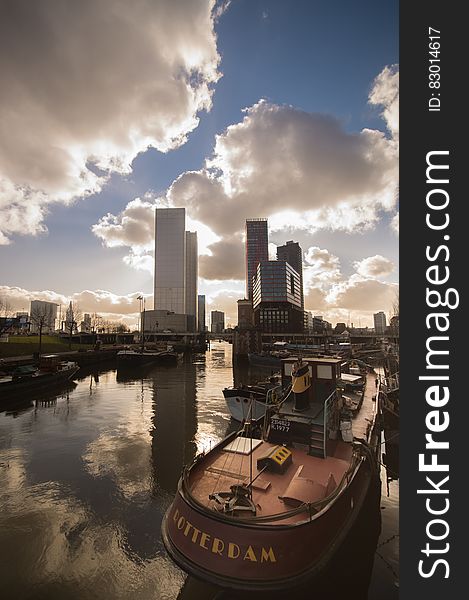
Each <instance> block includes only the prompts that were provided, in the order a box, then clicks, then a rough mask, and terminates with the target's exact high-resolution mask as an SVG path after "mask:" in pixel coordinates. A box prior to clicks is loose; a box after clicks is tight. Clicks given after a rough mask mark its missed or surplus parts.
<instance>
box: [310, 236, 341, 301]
mask: <svg viewBox="0 0 469 600" xmlns="http://www.w3.org/2000/svg"><path fill="white" fill-rule="evenodd" d="M304 262H305V264H304V265H303V281H304V289H305V293H306V294H308V292H309V291H310V290H312V289H313V288H317V289H318V290H325V289H327V288H328V287H329V286H330V285H331V284H332V283H334V282H336V281H339V280H340V279H341V278H342V275H341V272H340V261H339V258H338V257H337V256H334V255H333V254H331V253H330V252H329V251H328V250H326V249H324V248H318V247H317V246H311V247H310V248H308V250H307V251H306V252H305V256H304ZM314 293H316V300H315V301H319V298H320V297H319V296H318V295H317V294H318V292H312V291H311V294H310V296H312V295H313V294H314Z"/></svg>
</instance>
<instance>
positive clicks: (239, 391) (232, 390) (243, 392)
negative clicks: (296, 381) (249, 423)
mask: <svg viewBox="0 0 469 600" xmlns="http://www.w3.org/2000/svg"><path fill="white" fill-rule="evenodd" d="M223 396H224V398H225V402H226V405H227V407H228V410H229V411H230V415H231V416H232V418H233V419H235V420H236V421H240V422H243V421H245V420H246V419H247V418H252V419H255V420H257V419H261V418H263V417H264V415H265V412H266V409H267V407H268V406H269V404H271V403H275V402H277V401H279V400H280V398H281V397H282V396H283V388H282V385H281V384H280V381H279V378H278V377H276V376H272V377H269V379H268V380H266V381H260V382H258V383H256V384H255V385H240V386H238V387H226V388H224V389H223Z"/></svg>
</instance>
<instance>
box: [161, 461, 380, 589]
mask: <svg viewBox="0 0 469 600" xmlns="http://www.w3.org/2000/svg"><path fill="white" fill-rule="evenodd" d="M377 477H378V475H377V469H376V464H374V460H372V458H371V457H370V456H366V457H363V458H362V460H361V462H360V463H359V465H358V466H357V468H356V470H355V472H354V474H353V476H352V477H351V479H350V481H349V483H348V485H347V486H346V487H345V488H344V489H343V490H342V492H341V493H340V494H339V495H337V496H336V498H335V499H334V500H333V501H332V502H331V503H330V504H328V505H327V506H326V507H325V508H324V509H323V510H322V511H321V512H319V513H316V514H313V515H311V517H310V516H309V515H308V513H307V512H305V514H304V516H305V518H304V520H302V521H301V522H298V523H295V524H292V523H289V524H287V523H285V524H281V523H282V521H278V522H277V523H276V524H273V523H271V524H269V523H262V524H260V523H247V522H246V521H243V522H240V521H239V520H237V519H235V518H227V517H225V516H223V515H221V514H219V513H216V512H214V511H209V510H207V509H205V508H204V507H202V506H200V505H198V504H197V503H195V502H194V501H193V500H192V498H191V497H190V495H189V494H188V493H187V492H185V490H184V482H183V480H181V481H180V482H179V488H178V493H177V494H176V497H175V499H174V501H173V503H172V505H171V507H170V508H169V509H168V511H167V513H166V515H165V517H164V520H163V524H162V536H163V542H164V544H165V547H166V549H167V551H168V552H169V554H170V555H171V557H172V558H173V560H174V561H175V562H176V563H177V564H178V565H179V566H180V567H181V568H182V569H183V570H185V571H186V572H188V573H190V574H191V575H194V576H195V577H197V578H199V579H203V580H205V581H209V582H210V583H213V584H215V585H218V586H221V587H228V588H234V589H249V590H254V589H265V590H267V589H281V588H288V587H291V586H295V585H297V584H301V583H303V582H304V581H305V580H307V579H309V578H311V577H315V576H317V575H319V574H320V573H321V571H323V569H325V568H326V567H327V565H328V564H329V562H330V560H331V559H332V557H333V556H334V554H335V552H336V550H337V549H338V548H339V547H340V545H341V544H342V543H343V541H344V539H345V538H346V536H347V534H348V532H349V530H350V529H351V527H352V525H353V524H354V522H355V520H356V518H357V516H358V514H359V512H360V508H361V506H362V505H363V502H364V499H365V497H366V494H367V491H368V489H369V487H370V482H371V481H372V480H373V479H376V478H377Z"/></svg>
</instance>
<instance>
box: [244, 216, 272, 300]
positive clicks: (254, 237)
mask: <svg viewBox="0 0 469 600" xmlns="http://www.w3.org/2000/svg"><path fill="white" fill-rule="evenodd" d="M265 260H269V236H268V229H267V219H246V298H247V299H248V300H252V278H253V276H254V275H255V273H256V269H257V265H258V264H259V262H260V261H265Z"/></svg>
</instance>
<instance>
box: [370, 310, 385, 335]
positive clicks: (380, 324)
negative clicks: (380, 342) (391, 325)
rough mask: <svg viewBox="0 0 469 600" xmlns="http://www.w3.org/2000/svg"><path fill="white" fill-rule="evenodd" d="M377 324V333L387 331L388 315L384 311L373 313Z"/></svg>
mask: <svg viewBox="0 0 469 600" xmlns="http://www.w3.org/2000/svg"><path fill="white" fill-rule="evenodd" d="M373 320H374V324H375V333H380V334H383V333H384V332H385V331H386V315H385V314H384V312H383V311H380V312H378V313H375V314H374V315H373Z"/></svg>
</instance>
